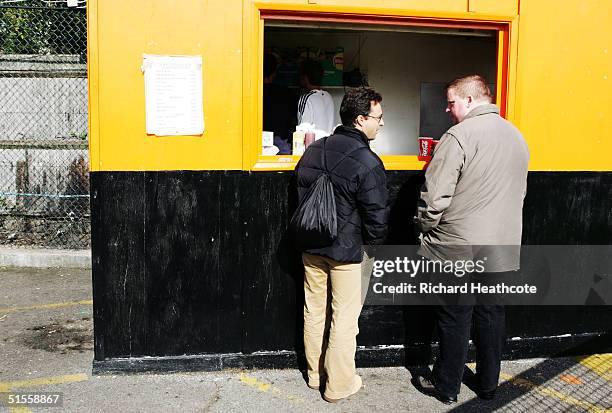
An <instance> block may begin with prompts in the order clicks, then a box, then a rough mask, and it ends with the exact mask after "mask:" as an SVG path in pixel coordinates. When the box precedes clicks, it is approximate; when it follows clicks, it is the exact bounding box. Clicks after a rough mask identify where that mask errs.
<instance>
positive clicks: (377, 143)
mask: <svg viewBox="0 0 612 413" xmlns="http://www.w3.org/2000/svg"><path fill="white" fill-rule="evenodd" d="M319 18H320V16H319ZM336 20H342V19H336ZM336 20H334V21H325V20H315V19H312V18H308V17H306V18H300V19H294V18H286V19H285V18H282V16H281V17H279V16H276V15H275V16H273V17H272V18H266V17H265V16H264V17H263V24H262V25H261V26H260V27H261V28H262V29H263V36H262V42H261V43H262V44H261V47H260V49H259V51H260V59H259V63H260V69H261V70H260V72H259V73H261V74H262V76H261V77H260V81H261V83H262V85H260V86H261V87H260V91H261V94H260V100H259V102H260V103H261V104H260V105H259V107H258V111H259V117H258V119H259V122H258V130H259V131H260V133H259V134H258V136H257V143H256V144H255V145H254V146H255V148H256V149H257V156H256V163H255V165H254V168H252V169H254V170H257V169H266V170H275V169H278V170H280V169H291V168H293V167H294V166H295V164H296V163H297V161H298V160H299V157H300V155H301V153H302V152H301V148H300V142H301V136H300V134H299V133H298V134H296V135H295V136H296V137H297V138H298V139H297V140H298V143H297V144H296V143H294V142H293V137H294V134H293V131H295V129H296V127H297V129H302V130H306V129H307V127H308V125H298V123H299V122H298V116H299V115H298V113H297V111H298V110H299V109H300V108H299V107H298V104H297V102H298V99H299V96H300V95H301V94H303V93H304V92H305V91H304V90H303V89H301V88H300V81H299V73H300V64H301V62H302V61H303V60H306V59H310V60H316V61H318V62H319V64H320V66H321V67H322V68H323V70H324V75H323V80H322V85H321V89H322V90H324V91H326V92H328V93H329V94H330V95H331V97H332V100H333V104H334V109H333V111H334V113H333V117H334V120H333V123H334V125H337V124H340V123H341V121H340V115H339V109H340V103H341V101H342V98H343V96H344V93H345V91H346V90H347V88H349V87H361V86H369V87H372V88H374V89H376V90H377V91H378V92H379V93H380V94H381V95H382V97H383V101H382V107H383V111H384V126H383V127H382V128H381V131H380V132H379V135H378V137H377V138H376V140H374V141H373V142H372V149H373V150H374V151H375V152H376V153H377V154H378V155H379V156H381V158H382V159H383V162H385V166H386V167H387V168H388V169H421V168H422V166H423V163H422V162H421V161H419V160H418V157H417V154H418V138H419V137H420V136H429V137H433V138H434V139H438V138H440V136H441V135H442V133H444V131H446V129H448V128H449V127H450V126H451V122H450V119H449V117H448V115H447V114H446V113H445V109H446V96H445V94H444V90H445V86H446V84H447V83H448V82H449V81H451V80H452V79H454V78H456V77H458V76H462V75H466V74H470V73H479V74H481V75H484V76H485V78H487V80H488V81H489V87H490V88H491V90H492V93H493V94H494V96H496V101H497V104H498V105H500V106H502V114H503V112H504V107H503V106H504V103H505V100H504V99H505V96H504V93H503V92H504V90H505V72H504V70H505V68H504V66H505V65H506V62H507V59H505V58H504V56H502V54H504V53H505V52H504V50H502V49H503V42H504V34H503V33H502V31H503V30H502V29H501V28H500V27H495V26H492V25H490V24H489V25H486V24H466V23H462V24H456V25H455V26H454V27H448V26H452V25H450V24H448V22H447V23H445V24H435V25H434V24H432V25H431V26H428V25H427V24H424V23H423V22H419V24H408V23H409V22H406V24H397V22H393V23H392V24H383V23H379V22H345V21H336ZM441 26H444V27H441ZM500 47H501V48H500ZM270 55H272V56H273V57H274V58H273V60H274V61H275V63H276V65H277V68H276V71H275V73H274V75H273V76H272V80H271V79H270V77H268V79H267V81H266V83H270V81H271V83H273V84H274V89H275V90H276V91H279V90H280V91H282V93H281V95H282V96H284V97H283V99H287V104H286V105H279V104H278V103H276V104H273V105H270V99H269V96H266V94H267V93H268V90H269V85H265V86H264V85H263V83H264V81H263V78H264V60H266V59H267V60H268V62H266V64H268V63H269V60H270V59H269V57H270ZM264 56H265V58H264ZM266 70H267V71H268V73H267V74H269V65H268V67H267V68H266ZM500 85H501V86H502V87H501V90H500V93H496V92H497V89H498V88H500ZM279 107H281V109H280V110H279ZM287 107H291V110H287ZM264 114H265V118H264ZM277 115H278V118H274V117H275V116H277ZM287 117H290V119H285V118H287ZM271 118H273V119H276V120H277V121H278V120H282V122H272V123H270V119H271ZM279 123H284V124H290V125H291V126H290V129H291V131H290V132H291V133H287V132H286V131H285V132H282V133H280V134H279V133H277V132H278V131H274V130H266V129H273V128H275V127H276V125H278V124H279ZM270 125H274V126H270ZM284 129H285V130H286V129H287V127H285V128H284ZM318 135H320V134H319V133H318V134H317V138H319V136H318ZM306 143H308V139H307V142H306Z"/></svg>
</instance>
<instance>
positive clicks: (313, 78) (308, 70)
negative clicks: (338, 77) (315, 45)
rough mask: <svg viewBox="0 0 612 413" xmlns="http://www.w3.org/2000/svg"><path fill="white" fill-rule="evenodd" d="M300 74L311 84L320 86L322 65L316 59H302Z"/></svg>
mask: <svg viewBox="0 0 612 413" xmlns="http://www.w3.org/2000/svg"><path fill="white" fill-rule="evenodd" d="M300 74H302V75H304V76H306V77H307V78H308V80H309V81H310V83H311V84H313V85H316V86H321V83H322V82H323V66H321V63H319V62H317V61H316V60H312V59H306V60H304V61H303V62H302V64H300Z"/></svg>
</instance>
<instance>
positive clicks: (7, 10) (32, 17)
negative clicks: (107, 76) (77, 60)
mask: <svg viewBox="0 0 612 413" xmlns="http://www.w3.org/2000/svg"><path fill="white" fill-rule="evenodd" d="M55 4H56V5H57V4H58V3H55ZM60 6H61V7H59V6H55V7H47V6H46V3H44V2H43V1H40V0H32V1H30V2H28V7H0V53H3V54H80V55H83V56H84V55H85V54H86V50H87V22H86V17H85V10H84V9H74V8H66V7H64V6H62V5H61V4H60Z"/></svg>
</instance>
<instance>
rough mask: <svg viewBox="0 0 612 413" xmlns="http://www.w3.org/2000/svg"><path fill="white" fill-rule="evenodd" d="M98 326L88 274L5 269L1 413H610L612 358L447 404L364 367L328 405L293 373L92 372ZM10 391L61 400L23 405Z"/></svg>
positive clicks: (530, 374) (0, 296)
mask: <svg viewBox="0 0 612 413" xmlns="http://www.w3.org/2000/svg"><path fill="white" fill-rule="evenodd" d="M92 332H93V325H92V308H91V272H90V270H79V269H33V268H19V269H14V268H0V392H4V393H3V395H2V397H0V412H5V411H11V412H13V411H14V412H28V411H34V412H37V411H41V412H54V411H66V412H115V411H121V412H124V411H125V412H168V411H186V412H235V411H249V412H250V411H254V412H275V413H277V412H368V413H371V412H395V411H400V410H401V411H412V412H449V411H450V412H468V411H469V412H472V411H473V412H488V411H500V412H521V413H524V412H583V411H584V412H587V411H588V412H612V354H601V355H594V356H590V357H586V358H558V359H530V360H519V361H509V362H504V363H503V365H502V377H501V387H500V390H499V391H498V397H497V398H496V399H495V400H494V401H492V402H483V401H480V400H479V399H478V398H476V397H475V395H474V393H473V392H472V391H471V390H470V389H469V388H467V387H466V386H465V385H464V386H463V387H462V390H461V394H460V395H459V403H457V404H455V405H451V406H446V405H443V404H441V403H440V402H438V401H437V400H435V399H433V398H431V397H428V396H426V395H423V394H421V393H419V392H418V391H417V390H416V389H415V388H414V387H413V386H412V385H411V384H410V377H411V376H410V373H409V372H408V370H406V369H405V368H399V367H398V368H368V369H359V371H358V372H359V374H361V376H362V377H363V381H364V384H365V387H364V388H363V389H362V390H361V391H360V392H359V393H357V394H356V395H354V396H352V397H350V398H349V399H347V400H344V401H341V402H339V403H337V404H329V403H327V402H325V401H324V400H323V399H322V398H321V395H320V394H319V392H318V391H315V390H311V389H309V388H308V387H307V386H306V384H305V382H304V380H303V379H302V375H301V374H300V372H299V371H297V370H251V371H236V370H228V371H220V372H202V373H185V374H180V373H175V374H142V375H119V376H117V375H101V376H92V375H91V363H92V359H93V350H92V348H93V342H92ZM471 367H472V368H473V366H471ZM9 391H10V392H13V393H14V392H17V391H20V392H61V393H63V395H64V399H63V406H62V407H57V408H49V407H46V408H43V407H39V406H29V407H27V408H24V409H17V408H15V407H14V406H9V404H8V393H7V392H9Z"/></svg>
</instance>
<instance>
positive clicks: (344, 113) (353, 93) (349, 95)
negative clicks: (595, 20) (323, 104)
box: [340, 87, 382, 126]
mask: <svg viewBox="0 0 612 413" xmlns="http://www.w3.org/2000/svg"><path fill="white" fill-rule="evenodd" d="M372 102H375V103H380V102H382V96H381V95H380V93H378V92H377V91H375V90H374V89H371V88H368V87H358V88H354V89H349V90H348V91H347V92H346V93H345V95H344V98H343V99H342V104H341V105H340V119H342V124H343V125H344V126H353V125H354V123H355V119H357V116H359V115H367V114H368V113H370V106H371V104H372Z"/></svg>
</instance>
